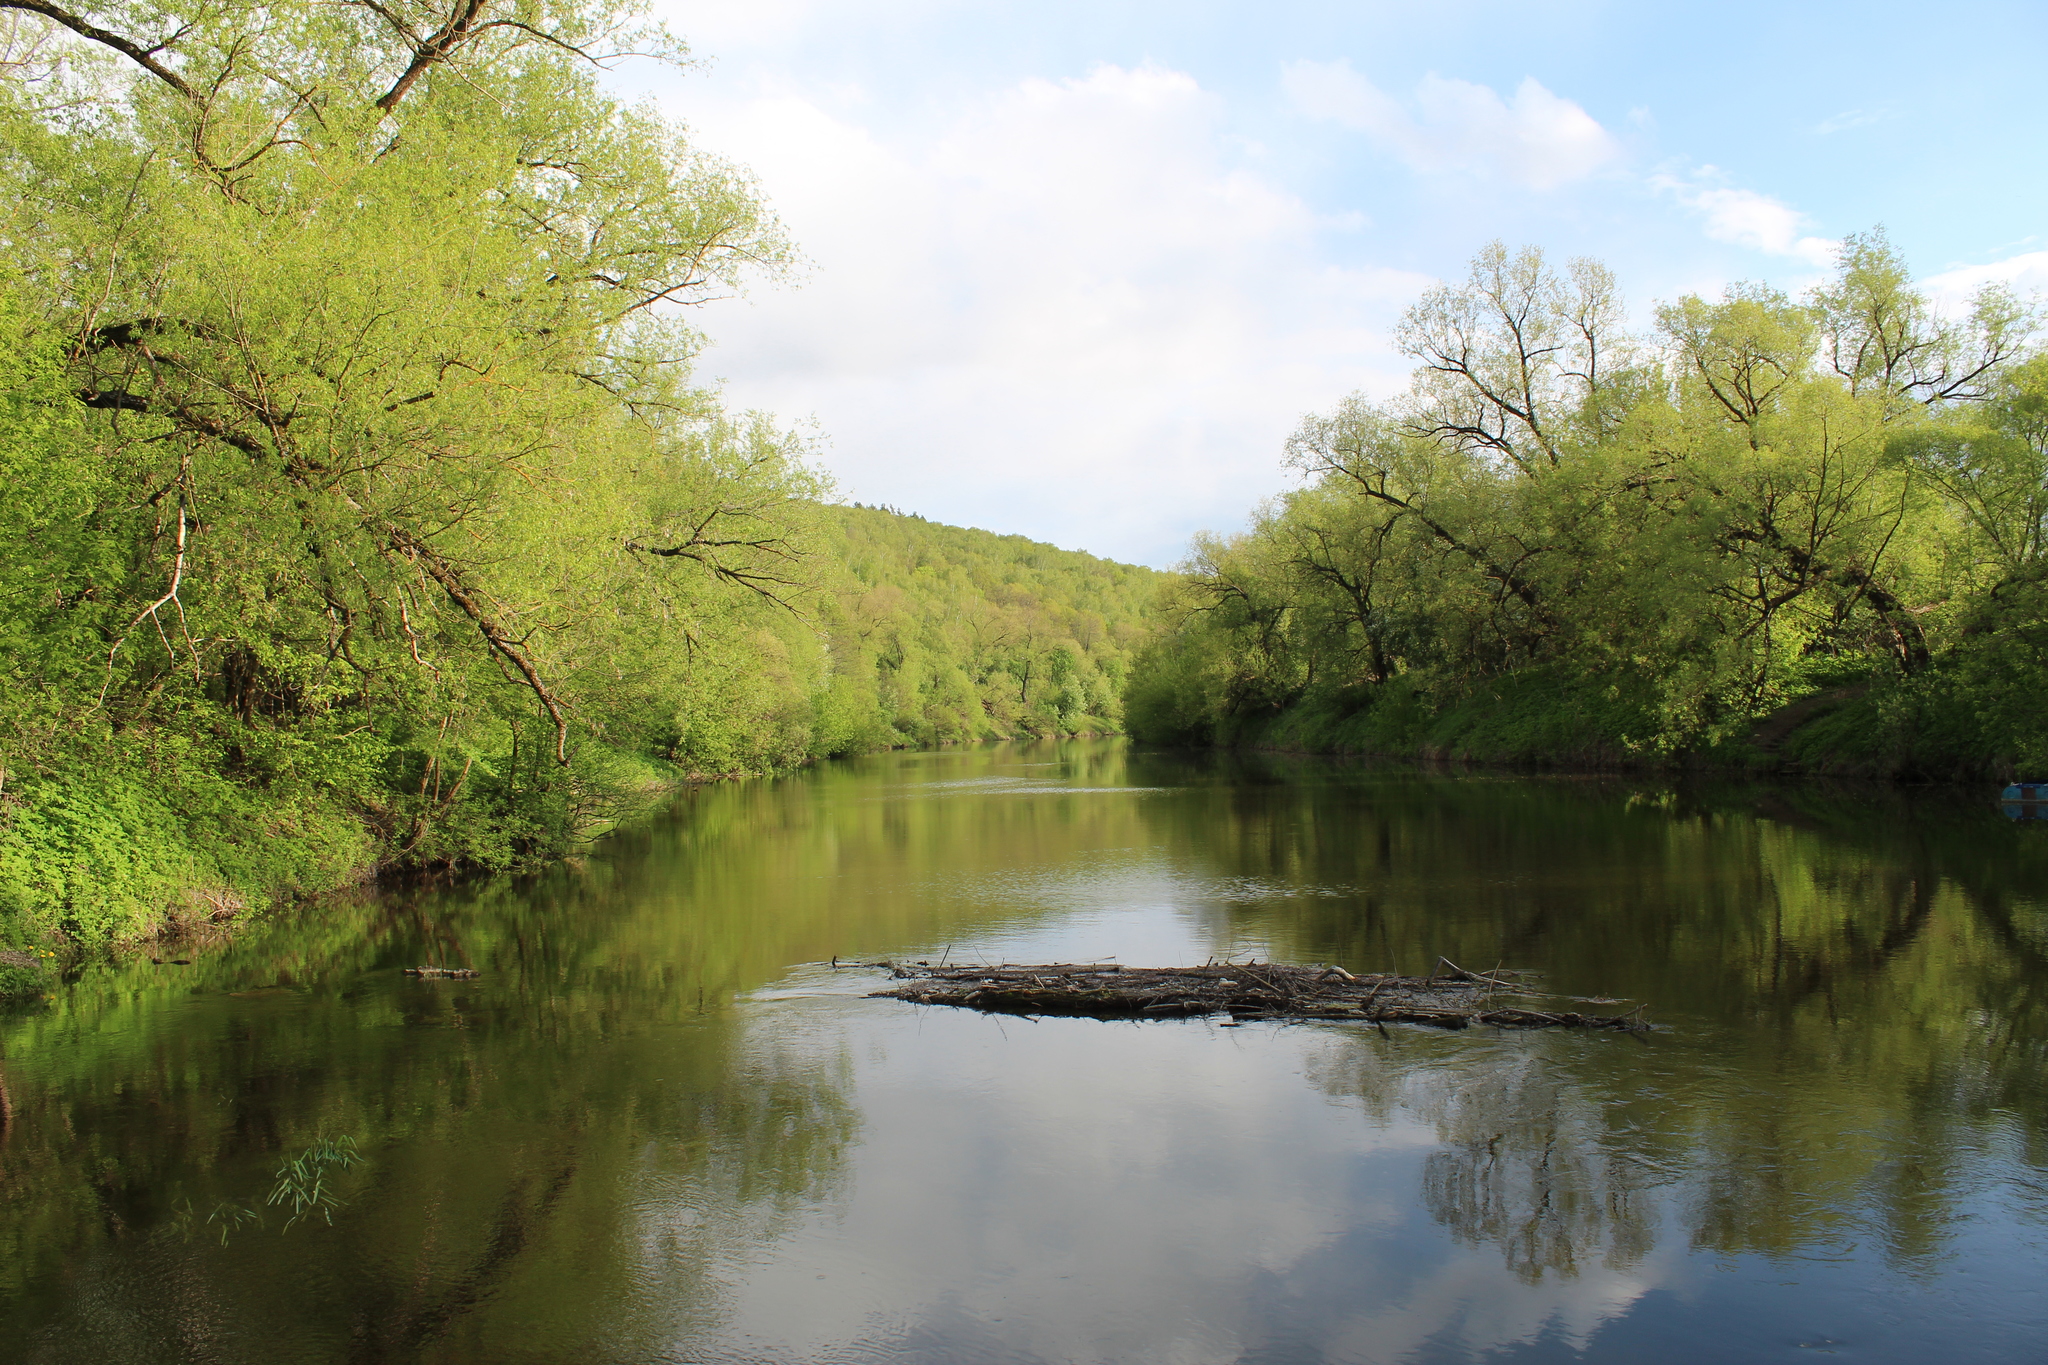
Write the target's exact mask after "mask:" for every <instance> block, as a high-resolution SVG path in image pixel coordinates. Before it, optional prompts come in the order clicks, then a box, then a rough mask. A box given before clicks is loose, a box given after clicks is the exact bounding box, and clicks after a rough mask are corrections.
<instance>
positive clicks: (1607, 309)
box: [1126, 230, 2048, 779]
mask: <svg viewBox="0 0 2048 1365" xmlns="http://www.w3.org/2000/svg"><path fill="white" fill-rule="evenodd" d="M1954 313H1955V315H1950V314H1945V313H1944V312H1943V311H1942V310H1940V309H1938V308H1936V307H1935V305H1934V304H1933V303H1932V302H1931V301H1930V300H1929V299H1928V298H1926V297H1925V296H1924V295H1923V294H1921V293H1920V292H1918V291H1916V289H1915V288H1914V285H1913V276H1912V274H1911V272H1910V271H1909V269H1908V266H1907V263H1906V262H1905V260H1904V259H1903V258H1902V256H1901V254H1900V253H1899V252H1898V250H1897V249H1896V248H1895V247H1894V246H1893V245H1892V244H1891V243H1890V242H1889V240H1888V239H1887V238H1886V236H1885V234H1884V233H1883V232H1882V231H1881V230H1876V231H1872V232H1868V233H1864V234H1858V235H1852V236H1850V237H1848V238H1847V239H1845V240H1844V242H1843V244H1842V246H1841V249H1840V253H1839V263H1838V269H1837V270H1836V271H1835V272H1834V275H1833V278H1832V279H1830V280H1828V281H1827V282H1826V283H1824V284H1822V285H1820V286H1819V287H1816V288H1814V289H1812V290H1811V291H1810V292H1808V293H1806V294H1804V295H1803V296H1799V297H1794V296H1792V295H1789V294H1787V293H1786V292H1784V291H1781V290H1778V289H1774V288H1771V287H1769V286H1765V285H1758V284H1742V285H1736V286H1733V287H1731V288H1729V289H1728V290H1727V291H1726V293H1725V294H1724V295H1723V296H1722V297H1720V298H1718V299H1705V298H1699V297H1693V296H1688V297H1684V298H1681V299H1679V300H1677V301H1676V302H1672V303H1664V304H1660V305H1658V306H1657V307H1656V308H1655V309H1654V313H1653V317H1654V325H1653V326H1652V327H1650V328H1648V329H1640V328H1634V327H1632V326H1631V325H1630V317H1631V315H1630V312H1629V310H1628V308H1627V306H1626V304H1625V302H1624V300H1623V298H1622V295H1621V293H1620V290H1619V287H1618V285H1617V283H1616V281H1615V279H1614V276H1613V275H1612V273H1611V272H1610V271H1608V270H1607V269H1605V268H1604V267H1602V266H1601V265H1599V264H1598V263H1596V262H1592V261H1587V260H1574V261H1571V262H1569V263H1568V264H1566V265H1564V266H1562V267H1560V266H1558V265H1556V264H1554V263H1552V262H1550V261H1548V260H1546V259H1545V257H1544V256H1543V254H1542V253H1541V252H1540V251H1538V250H1535V249H1533V248H1532V249H1524V250H1520V251H1510V250H1508V249H1507V248H1505V247H1503V246H1501V245H1499V244H1495V245H1493V246H1491V247H1489V248H1487V249H1486V250H1485V251H1483V252H1482V253H1481V254H1480V255H1479V256H1478V257H1477V258H1476V259H1475V260H1474V261H1473V263H1472V268H1471V274H1470V277H1469V278H1468V279H1466V280H1465V281H1463V282H1460V283H1456V284H1448V285H1443V286H1440V287H1438V288H1436V289H1434V290H1432V291H1430V292H1429V293H1427V294H1426V295H1425V296H1424V297H1423V298H1421V299H1420V300H1419V301H1418V302H1417V303H1416V304H1415V305H1414V306H1413V307H1412V308H1411V309H1409V311H1408V312H1407V314H1406V316H1405V318H1404V320H1403V324H1402V327H1401V329H1400V332H1399V340H1400V345H1401V348H1402V350H1403V352H1404V353H1405V354H1406V355H1407V356H1409V357H1410V358H1412V359H1413V360H1414V361H1415V362H1416V364H1417V368H1416V369H1415V371H1414V373H1413V377H1412V380H1411V383H1410V385H1409V387H1408V388H1407V390H1406V391H1405V392H1403V393H1401V394H1400V395H1398V396H1396V397H1394V398H1392V399H1391V400H1389V401H1384V402H1375V401H1372V400H1371V399H1369V398H1367V397H1366V396H1363V395H1354V396H1353V397H1351V398H1349V399H1347V400H1345V401H1344V402H1343V403H1342V404H1340V405H1339V406H1338V407H1337V408H1336V409H1335V410H1333V411H1331V412H1328V413H1324V414H1319V415H1314V416H1311V417H1309V418H1307V419H1306V420H1304V421H1303V422H1302V423H1301V425H1300V427H1299V428H1298V430H1297V431H1296V432H1295V434H1294V435H1293V437H1292V438H1291V439H1290V440H1289V441H1288V443H1287V448H1286V459H1287V462H1288V463H1289V465H1291V466H1292V468H1293V469H1294V470H1295V471H1297V472H1298V473H1299V474H1300V475H1301V476H1302V482H1301V486H1300V487H1298V488H1297V489H1296V490H1294V491H1292V492H1289V493H1286V494H1284V495H1282V496H1280V497H1277V498H1275V499H1273V500H1272V501H1271V502H1269V503H1267V504H1266V505H1264V506H1262V507H1260V508H1258V509H1257V511H1256V512H1255V514H1254V515H1253V516H1252V518H1251V519H1250V524H1249V528H1248V529H1247V530H1245V531H1244V532H1243V533H1242V534H1238V535H1233V536H1216V535H1210V536H1204V537H1201V538H1199V539H1198V540H1197V542H1196V544H1195V545H1194V547H1193V550H1192V552H1191V554H1190V557H1189V560H1188V562H1187V564H1186V566H1185V568H1186V571H1185V573H1184V574H1183V575H1182V576H1181V577H1180V578H1179V579H1178V580H1177V581H1176V583H1175V584H1174V586H1173V587H1172V588H1171V590H1170V592H1169V594H1168V604H1167V607H1166V609H1165V619H1164V621H1163V622H1162V627H1161V634H1160V637H1159V638H1158V640H1157V641H1156V642H1154V643H1152V644H1150V645H1149V646H1148V647H1147V649H1146V651H1145V652H1144V653H1143V654H1142V655H1141V656H1140V658H1139V660H1138V662H1137V664H1136V666H1135V667H1134V670H1133V673H1132V680H1131V689H1130V692H1129V694H1128V696H1127V699H1126V705H1127V708H1128V711H1129V715H1130V723H1131V731H1132V733H1133V734H1134V735H1136V736H1138V737H1141V738H1145V739H1149V740H1152V741H1159V742H1175V743H1202V744H1210V743H1224V744H1240V745H1258V746H1268V747H1274V748H1283V749H1289V748H1291V749H1305V750H1312V751H1313V750H1321V751H1352V752H1365V753H1383V754H1409V755H1435V756H1446V757H1464V758H1472V759H1478V760H1486V761H1502V762H1515V763H1528V762H1536V763H1550V764H1569V765H1573V766H1582V767H1583V766H1596V767H1597V766H1612V765H1624V766H1626V765H1651V766H1671V765H1688V764H1690V765H1700V764H1704V765H1710V766H1718V767H1731V766H1732V767H1738V768H1740V767H1750V768H1758V767H1762V768H1774V767H1776V768H1782V767H1791V768H1794V769H1799V770H1805V771H1826V772H1836V773H1858V774H1865V775H1872V776H1886V777H1914V778H1934V779H1942V778H1954V777H1964V776H1985V775H1991V776H2004V777H2010V776H2012V775H2013V774H2014V773H2015V772H2016V771H2018V770H2021V769H2036V768H2039V767H2041V766H2042V765H2043V764H2044V763H2048V723H2044V721H2043V716H2042V710H2041V707H2040V705H2039V703H2038V700H2037V698H2036V692H2037V689H2038V685H2039V684H2038V680H2039V679H2040V677H2041V676H2042V674H2043V670H2044V666H2048V535H2044V531H2048V523H2044V516H2048V355H2044V354H2043V352H2042V351H2041V350H2040V349H2039V348H2038V346H2037V345H2036V343H2035V342H2034V340H2033V335H2034V332H2035V329H2036V326H2037V324H2038V322H2039V321H2040V319H2039V316H2038V314H2037V312H2036V310H2035V309H2034V307H2033V306H2032V305H2030V304H2028V303H2025V302H2023V301H2021V300H2020V299H2018V298H2016V297H2014V296H2013V295H2012V294H2011V293H2009V292H2007V291H2005V290H2003V289H2002V288H1999V287H1995V286H1994V287H1988V288H1986V289H1984V290H1983V291H1981V292H1980V293H1978V294H1977V295H1976V296H1975V298H1974V299H1972V300H1971V301H1970V303H1969V305H1968V307H1967V309H1958V310H1954Z"/></svg>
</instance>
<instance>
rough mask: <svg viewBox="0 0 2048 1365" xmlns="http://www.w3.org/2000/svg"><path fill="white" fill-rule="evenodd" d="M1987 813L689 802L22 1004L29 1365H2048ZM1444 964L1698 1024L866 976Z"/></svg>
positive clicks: (8, 1130) (1212, 770)
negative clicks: (1312, 1005) (1405, 1022)
mask: <svg viewBox="0 0 2048 1365" xmlns="http://www.w3.org/2000/svg"><path fill="white" fill-rule="evenodd" d="M1994 796H1995V793H1990V792H1987V793H1981V794H1980V793H1974V792H1957V791H1955V790H1940V791H1936V790H1930V791H1925V792H1917V793H1916V792H1906V791H1896V790H1887V789H1876V788H1856V789H1847V788H1840V789H1838V788H1827V787H1820V786H1796V785H1765V784H1761V783H1759V784H1750V785H1742V784H1720V785H1716V784H1707V785H1689V784H1686V783H1680V782H1673V781H1669V780H1664V779H1657V778H1615V777H1528V776H1508V775H1498V774H1484V773H1443V772H1422V771H1416V770H1412V769H1401V768H1389V767H1383V766H1374V765H1367V764H1356V763H1341V762H1334V761H1318V760H1306V759H1288V758H1282V757H1262V756H1239V757H1231V756H1217V755H1210V756H1199V755H1197V756H1191V755H1170V754H1147V753H1142V752H1137V751H1134V750H1132V749H1131V748H1129V747H1127V746H1126V745H1125V744H1123V743H1122V742H1120V741H1114V740H1093V741H1069V742H1058V743H1054V742H1046V743H1039V744H1018V745H999V746H987V747H982V748H973V749H953V750H946V751H941V752H934V753H914V754H890V755H882V756H877V757H874V758H869V759H863V760H858V761H852V762H845V763H835V764H831V765H826V766H824V767H821V768H819V769H817V770H815V771H812V772H809V773H805V774H802V775H799V776H795V777H791V778H787V779H782V780H777V781H762V782H749V783H733V784H725V785H719V786H712V787H705V788H701V789H698V790H695V791H692V792H691V793H689V794H688V795H686V796H685V797H684V798H683V799H681V800H680V801H679V802H677V804H676V805H675V807H674V808H673V809H672V810H671V811H669V812H667V813H666V814H664V815H663V816H662V817H660V818H659V819H657V820H654V821H652V822H649V823H648V824H647V825H645V826H644V827H642V828H638V829H635V830H632V831H629V832H626V833H623V834H619V835H616V836H613V837H612V838H609V839H607V840H605V841H603V842H602V843H600V844H599V845H598V846H596V847H595V848H594V849H593V850H592V851H591V853H590V855H589V856H588V857H587V858H586V859H584V860H582V861H581V862H580V863H578V864H576V865H573V866H568V867H563V868H559V869H556V870H554V871H552V872H549V873H547V874H545V875H543V876H538V877H529V878H501V879H496V880H488V881H481V882H472V883H465V884H460V885H456V886H453V887H433V888H415V889H409V890H405V891H394V892H385V893H382V894H363V895H360V896H356V897H345V898H341V899H338V900H333V901H329V902H325V903H323V904H321V905H319V906H317V907H315V908H312V909H310V910H308V911H305V912H300V913H296V914H294V915H290V916H282V917H280V918H278V919H276V920H274V921H271V922H268V923H264V924H261V925H258V926H255V927H253V928H252V929H250V930H248V931H246V932H244V933H243V934H242V935H240V936H239V937H237V938H236V939H234V940H233V941H231V942H229V943H227V944H225V945H222V946H218V947H214V948H210V949H199V950H194V951H193V952H191V953H190V954H189V958H190V960H189V961H188V962H186V963H184V964H183V965H180V964H179V963H177V962H176V961H172V960H167V961H164V962H162V963H154V962H151V961H150V960H149V958H148V956H147V955H146V954H137V955H131V956H129V957H127V958H125V959H123V960H120V961H117V962H113V963H109V964H101V965H98V966H95V967H92V968H90V969H88V970H86V971H84V972H83V973H82V974H80V975H79V976H78V977H77V979H76V980H74V981H71V982H69V983H67V984H66V986H65V987H64V988H63V989H62V990H61V991H60V992H59V993H58V994H56V995H55V996H54V997H52V998H51V999H50V1000H48V1001H46V1002H43V1003H42V1004H40V1005H37V1006H33V1007H28V1008H23V1009H18V1010H15V1011H13V1012H11V1013H8V1014H6V1015H4V1016H0V1093H4V1098H5V1109H4V1112H5V1114H6V1123H5V1126H4V1128H0V1357H4V1358H6V1359H10V1360H22V1361H27V1362H72V1361H80V1362H86V1361H90V1362H96V1363H100V1362H131V1361H132V1362H148V1363H149V1365H157V1362H184V1361H192V1362H200V1361H205V1362H216V1361H218V1362H266V1365H268V1363H272V1362H296V1361H307V1362H315V1361H317V1362H328V1361H363V1362H369V1361H413V1360H423V1361H437V1362H492V1363H493V1365H496V1363H498V1362H535V1363H536V1365H539V1363H542V1362H546V1363H550V1365H552V1363H553V1362H574V1363H577V1365H582V1363H584V1362H599V1363H602V1362H654V1361H678V1362H727V1361H729V1362H897V1361H903V1362H920V1363H923V1362H930V1365H941V1362H944V1363H945V1365H981V1363H984V1362H985V1363H986V1365H998V1363H1000V1365H1036V1363H1037V1362H1048V1363H1050V1362H1061V1363H1063V1365H1064V1363H1066V1362H1075V1363H1077V1365H1078V1363H1082V1362H1087V1363H1091V1365H1092V1363H1093V1362H1105V1363H1108V1362H1116V1363H1117V1365H1150V1363H1152V1362H1158V1363H1159V1365H1208V1363H1209V1362H1247V1363H1249V1362H1260V1363H1261V1365H1296V1363H1297V1362H1301V1363H1306V1362H1417V1363H1418V1365H1419V1363H1421V1362H1466V1361H1488V1362H1496V1361H1498V1362H1518V1363H1519V1362H1539V1361H1541V1362H1548V1361H1594V1362H1639V1361H1657V1362H1660V1365H1683V1363H1685V1362H1703V1363H1704V1362H1713V1363H1714V1365H1725V1363H1726V1362H1739V1361H1769V1360H1796V1359H1804V1358H1808V1357H1809V1356H1813V1355H1831V1356H1838V1357H1845V1358H1848V1359H1851V1360H1856V1361H1867V1362H1902V1363H1903V1362H1915V1363H1917V1362H1926V1361H1934V1360H1940V1361H1944V1362H2000V1363H2003V1362H2020V1361H2038V1360H2041V1359H2042V1358H2043V1357H2044V1353H2048V1346H2044V1342H2048V994H2044V993H2048V825H2039V824H2015V823H2012V822H2009V821H2008V820H2006V819H2005V818H2004V817H2003V816H2002V815H2001V813H2000V810H1999V807H1998V806H1997V804H1996V802H1995V800H1993V799H1991V798H1992V797H1994ZM1980 797H1981V799H1980ZM1439 955H1442V956H1444V957H1448V958H1450V959H1452V960H1454V961H1457V962H1460V963H1463V964H1465V965H1467V966H1472V967H1480V968H1487V967H1492V966H1494V965H1495V964H1496V963H1501V964H1505V965H1507V966H1509V967H1517V968H1524V969H1529V970H1533V971H1537V972H1541V973H1543V974H1544V978H1543V984H1544V985H1545V987H1546V988H1547V989H1548V990H1551V991H1554V992H1558V993H1561V994H1564V995H1569V996H1580V997H1599V998H1621V999H1625V1000H1626V1001H1627V1002H1628V1004H1627V1005H1624V1006H1616V1007H1613V1008H1615V1009H1617V1010H1618V1009H1623V1008H1632V1007H1633V1006H1634V1004H1636V1003H1638V1002H1643V1003H1646V1004H1647V1014H1648V1017H1649V1018H1650V1019H1651V1020H1652V1021H1653V1022H1654V1023H1655V1024H1656V1029H1655V1031H1654V1032H1651V1033H1649V1034H1647V1035H1626V1034H1588V1033H1567V1032H1562V1031H1557V1030H1551V1031H1543V1032H1497V1031H1495V1030H1492V1029H1484V1028H1475V1029H1470V1030H1465V1031H1462V1032H1444V1031H1436V1030H1430V1029H1423V1028H1413V1027H1388V1028H1386V1029H1385V1030H1384V1031H1382V1030H1381V1029H1378V1028H1375V1027H1372V1026H1369V1025H1359V1024H1282V1023H1257V1024H1248V1025H1244V1026H1241V1027H1225V1026H1223V1024H1222V1021H1221V1020H1204V1021H1190V1022H1181V1021H1173V1022H1167V1021H1158V1022H1146V1023H1122V1022H1117V1023H1105V1022H1099V1021H1094V1020H1087V1019H1041V1020H1036V1021H1033V1020H1028V1019H1021V1018H1008V1017H999V1016H984V1015H978V1014H973V1013H968V1012H964V1011H949V1010H945V1009H942V1008H926V1007H918V1006H912V1005H908V1004H904V1003H901V1002H898V1001H895V1000H879V999H871V998H868V995H867V992H870V991H874V990H879V989H882V988H884V987H885V986H886V985H887V984H888V983H887V980H886V976H885V974H883V973H880V972H876V971H873V970H868V969H865V968H860V967H846V966H843V965H842V966H840V967H837V968H835V967H834V966H833V965H832V959H833V958H834V957H835V956H836V957H837V958H838V959H839V961H840V963H842V964H845V963H859V962H865V961H872V960H876V959H879V958H884V957H891V956H900V957H909V958H924V959H929V960H934V961H936V960H939V959H940V958H941V957H944V958H947V959H948V960H950V961H954V962H960V961H967V962H973V961H988V962H999V961H1013V962H1038V961H1075V960H1082V961H1099V960H1103V959H1105V958H1112V957H1114V958H1119V959H1121V960H1122V961H1124V962H1126V963H1132V964H1147V965H1162V964H1173V963H1184V962H1190V961H1202V960H1205V959H1207V958H1209V957H1211V956H1219V957H1222V956H1232V957H1238V958H1240V959H1242V958H1245V957H1256V958H1258V959H1261V960H1265V959H1269V958H1270V959H1273V960H1278V961H1294V962H1329V963H1336V964H1339V965H1343V966H1345V967H1348V968H1350V969H1352V970H1354V971H1380V970H1386V969H1389V968H1394V969H1398V970H1401V971H1405V972H1412V973H1419V972H1424V971H1427V970H1429V969H1430V967H1431V966H1432V964H1433V963H1434V962H1435V960H1436V958H1437V957H1438V956H1439ZM421 963H431V964H440V965H446V966H457V967H472V968H474V969H476V970H477V971H479V972H480V973H481V975H480V976H479V977H477V978H475V979H473V980H421V979H418V978H409V977H406V976H405V975H403V974H402V968H404V967H406V966H411V965H415V964H421ZM1585 1008H1589V1009H1595V1010H1596V1011H1597V1012H1607V1007H1594V1006H1586V1007H1585ZM323 1144H324V1146H323ZM323 1153H324V1154H325V1155H327V1156H330V1157H333V1158H334V1159H333V1160H329V1161H326V1162H324V1163H323V1161H322V1160H321V1157H322V1155H323ZM351 1154H352V1157H353V1159H352V1161H351V1160H350V1159H349V1158H350V1156H351ZM291 1160H298V1161H299V1163H300V1166H299V1180H298V1184H297V1193H298V1195H299V1197H300V1200H301V1203H302V1208H301V1211H300V1214H301V1216H299V1217H298V1218H297V1220H296V1221H290V1220H291V1215H292V1211H293V1204H292V1199H291V1197H290V1196H291V1194H292V1188H291V1184H290V1182H288V1181H287V1182H283V1184H282V1186H281V1182H280V1175H279V1170H280V1165H281V1163H284V1162H287V1161H291ZM315 1179H317V1180H318V1181H319V1186H318V1189H317V1190H316V1189H314V1188H313V1181H314V1180H315ZM273 1193H276V1194H279V1195H281V1196H282V1197H281V1200H280V1202H279V1203H277V1204H271V1203H269V1202H266V1201H268V1200H269V1199H270V1198H271V1196H272V1195H273ZM309 1199H310V1201H311V1202H306V1201H307V1200H309Z"/></svg>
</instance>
